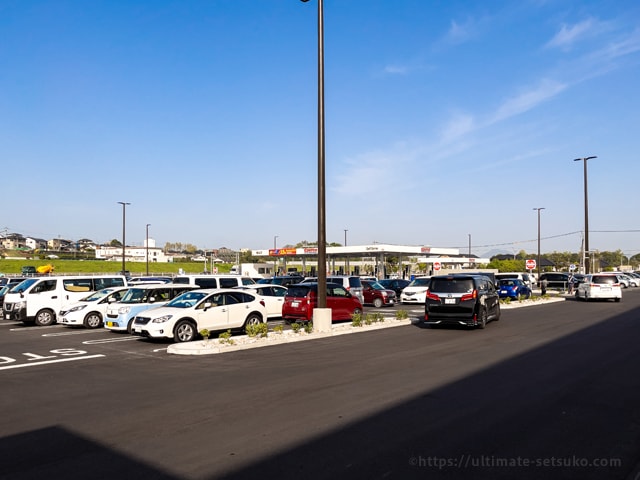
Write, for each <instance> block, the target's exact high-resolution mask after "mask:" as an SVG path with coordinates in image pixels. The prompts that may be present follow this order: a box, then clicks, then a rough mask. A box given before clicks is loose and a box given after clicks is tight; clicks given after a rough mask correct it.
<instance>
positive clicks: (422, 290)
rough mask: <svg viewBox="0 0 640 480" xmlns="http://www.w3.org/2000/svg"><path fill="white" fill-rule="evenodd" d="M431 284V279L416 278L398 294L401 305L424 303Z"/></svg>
mask: <svg viewBox="0 0 640 480" xmlns="http://www.w3.org/2000/svg"><path fill="white" fill-rule="evenodd" d="M430 284H431V277H416V278H414V279H413V280H412V281H411V283H410V284H409V285H407V286H406V287H404V289H403V290H402V293H401V294H400V302H402V303H422V304H424V302H425V301H426V296H427V289H428V288H429V285H430Z"/></svg>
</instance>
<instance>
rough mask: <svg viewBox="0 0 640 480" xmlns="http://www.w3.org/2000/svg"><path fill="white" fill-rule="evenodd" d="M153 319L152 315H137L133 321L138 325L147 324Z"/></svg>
mask: <svg viewBox="0 0 640 480" xmlns="http://www.w3.org/2000/svg"><path fill="white" fill-rule="evenodd" d="M150 320H151V317H136V318H135V320H134V321H133V323H135V324H136V325H146V324H147V323H149V321H150Z"/></svg>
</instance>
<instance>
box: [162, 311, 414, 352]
mask: <svg viewBox="0 0 640 480" xmlns="http://www.w3.org/2000/svg"><path fill="white" fill-rule="evenodd" d="M411 323H412V322H411V319H406V320H396V319H393V320H385V321H384V322H382V323H373V324H371V325H363V326H361V327H352V326H351V324H350V323H348V324H338V325H334V326H333V328H332V330H331V332H323V333H315V332H314V333H305V332H303V331H301V332H299V333H294V332H293V331H292V330H287V331H285V332H282V333H274V332H271V333H269V336H268V337H267V338H257V337H248V336H247V335H240V336H237V337H231V339H232V340H233V341H234V342H235V343H234V344H228V343H220V341H219V339H217V338H216V339H213V340H196V341H195V342H186V343H174V344H172V345H169V347H168V348H167V353H171V354H174V355H212V354H217V353H227V352H237V351H239V350H248V349H250V348H260V347H268V346H270V345H283V344H287V343H294V342H303V341H306V340H316V339H318V338H327V337H336V336H339V335H346V334H349V333H361V332H371V331H374V330H382V329H384V328H392V327H402V326H405V325H411Z"/></svg>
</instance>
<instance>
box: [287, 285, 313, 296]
mask: <svg viewBox="0 0 640 480" xmlns="http://www.w3.org/2000/svg"><path fill="white" fill-rule="evenodd" d="M309 290H311V288H310V287H308V286H303V285H290V286H289V290H288V291H287V297H306V296H307V295H308V294H309Z"/></svg>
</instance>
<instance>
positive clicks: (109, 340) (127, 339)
mask: <svg viewBox="0 0 640 480" xmlns="http://www.w3.org/2000/svg"><path fill="white" fill-rule="evenodd" d="M132 340H139V338H138V337H125V338H99V339H98V340H87V341H85V342H82V344H83V345H97V344H99V343H115V342H130V341H132Z"/></svg>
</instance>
